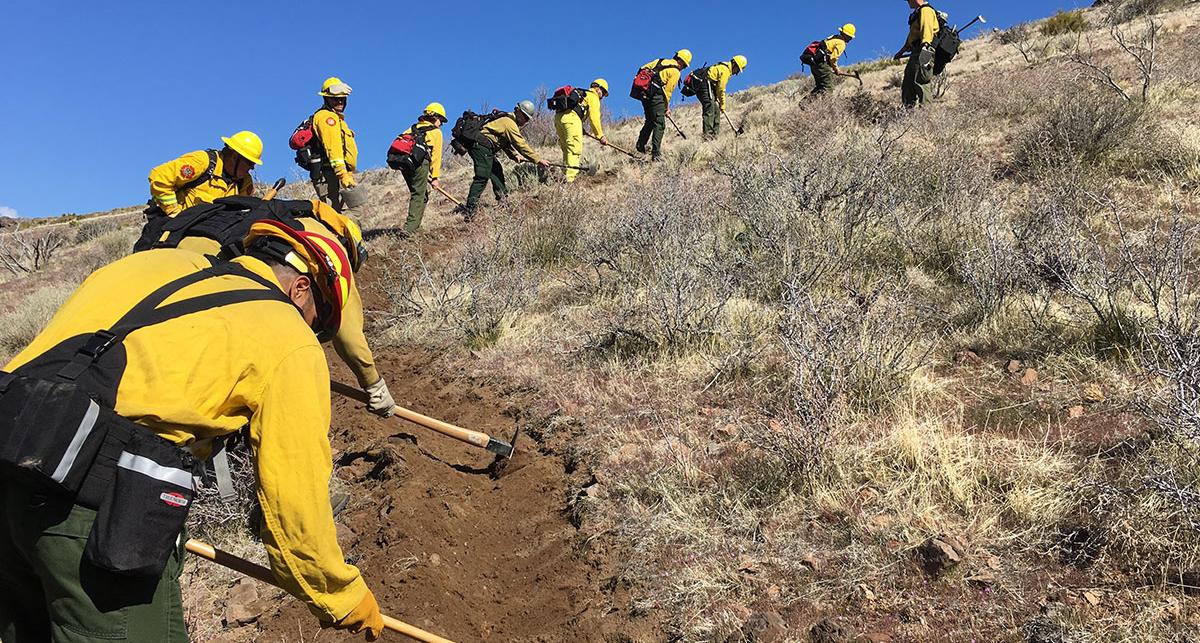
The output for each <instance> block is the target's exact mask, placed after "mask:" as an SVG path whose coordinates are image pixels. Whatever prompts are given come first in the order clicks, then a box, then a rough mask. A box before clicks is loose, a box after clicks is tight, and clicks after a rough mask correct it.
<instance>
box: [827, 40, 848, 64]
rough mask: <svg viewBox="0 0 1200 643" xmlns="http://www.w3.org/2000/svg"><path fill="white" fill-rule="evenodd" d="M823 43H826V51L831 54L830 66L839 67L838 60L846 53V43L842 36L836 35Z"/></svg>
mask: <svg viewBox="0 0 1200 643" xmlns="http://www.w3.org/2000/svg"><path fill="white" fill-rule="evenodd" d="M822 42H824V43H825V51H827V52H829V64H831V65H837V62H838V59H839V58H841V57H842V54H844V53H846V41H845V40H844V39H843V38H842V37H841V36H837V35H834V36H830V37H828V38H826V39H825V40H824V41H822Z"/></svg>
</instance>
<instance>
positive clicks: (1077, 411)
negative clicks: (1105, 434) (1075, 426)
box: [1067, 406, 1087, 420]
mask: <svg viewBox="0 0 1200 643" xmlns="http://www.w3.org/2000/svg"><path fill="white" fill-rule="evenodd" d="M1085 413H1087V409H1085V408H1084V407H1082V406H1072V407H1071V408H1069V409H1067V417H1069V418H1071V419H1072V420H1078V419H1079V418H1081V417H1083V415H1084V414H1085Z"/></svg>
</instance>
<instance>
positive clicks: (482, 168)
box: [462, 100, 550, 223]
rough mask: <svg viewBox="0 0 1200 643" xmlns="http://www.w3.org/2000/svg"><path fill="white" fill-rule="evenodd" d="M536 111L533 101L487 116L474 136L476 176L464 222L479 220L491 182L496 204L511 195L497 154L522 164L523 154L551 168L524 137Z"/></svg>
mask: <svg viewBox="0 0 1200 643" xmlns="http://www.w3.org/2000/svg"><path fill="white" fill-rule="evenodd" d="M534 110H535V108H534V106H533V101H528V100H523V101H521V102H520V103H518V104H517V106H516V108H515V109H514V110H513V111H511V112H499V113H497V114H493V115H491V116H487V117H485V122H484V123H483V124H482V127H480V129H479V133H478V135H477V136H474V137H472V139H471V141H470V147H469V148H468V150H467V151H468V153H469V154H470V155H471V160H472V161H474V164H475V177H474V178H473V179H472V180H471V190H470V192H468V193H467V203H466V205H465V206H464V207H463V208H462V211H463V221H465V222H468V223H469V222H470V221H471V220H472V219H474V218H475V215H476V213H477V208H478V206H479V198H480V197H482V196H483V190H484V189H485V188H487V184H488V183H489V182H490V183H491V184H492V192H493V193H494V194H495V195H496V201H503V200H504V197H506V196H508V185H507V183H506V182H505V179H504V167H503V166H502V165H500V161H499V160H498V159H497V158H496V154H497V153H499V152H504V154H505V155H507V156H508V158H510V159H512V160H514V161H516V162H518V163H520V162H521V157H519V156H517V153H518V152H519V153H520V154H521V156H523V157H525V159H527V160H529V162H531V163H537V164H538V165H539V166H540V167H542V168H548V167H550V163H549V162H548V161H545V160H543V159H542V158H541V157H540V156H538V154H537V152H535V151H533V148H532V147H530V146H529V143H528V142H526V141H525V137H524V136H523V135H522V134H521V128H522V127H523V126H524V125H525V124H526V123H528V122H529V121H530V120H531V119H532V118H533V114H534Z"/></svg>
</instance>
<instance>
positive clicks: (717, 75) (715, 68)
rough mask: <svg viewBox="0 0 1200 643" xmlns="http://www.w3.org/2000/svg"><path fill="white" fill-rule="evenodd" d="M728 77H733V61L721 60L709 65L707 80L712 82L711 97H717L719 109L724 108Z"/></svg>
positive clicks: (722, 109)
mask: <svg viewBox="0 0 1200 643" xmlns="http://www.w3.org/2000/svg"><path fill="white" fill-rule="evenodd" d="M730 78H733V63H731V62H723V63H717V64H715V65H710V66H709V68H708V82H710V83H712V88H713V98H716V99H717V105H719V106H720V108H721V111H724V110H725V92H726V89H727V88H728V87H729V79H730Z"/></svg>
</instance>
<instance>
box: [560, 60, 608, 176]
mask: <svg viewBox="0 0 1200 643" xmlns="http://www.w3.org/2000/svg"><path fill="white" fill-rule="evenodd" d="M607 97H608V81H607V80H604V79H603V78H597V79H596V80H594V81H592V85H591V86H590V87H589V88H588V89H587V91H586V92H584V94H583V100H582V101H580V103H579V105H578V107H576V108H575V109H569V110H567V111H565V112H558V113H557V114H555V115H554V129H555V130H557V131H558V146H559V147H560V148H562V153H563V165H567V166H570V167H568V168H567V170H566V174H567V183H573V182H574V181H575V178H576V177H578V176H579V170H577V169H575V168H578V167H579V165H580V163H582V162H583V121H584V119H587V122H588V125H589V126H590V127H591V130H592V136H595V137H596V138H598V139H600V144H601V145H608V137H607V136H605V135H604V125H603V124H602V123H601V122H600V117H601V110H600V101H601V100H603V99H605V98H607Z"/></svg>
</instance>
